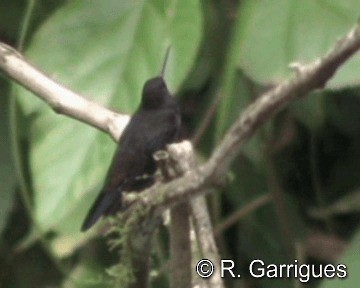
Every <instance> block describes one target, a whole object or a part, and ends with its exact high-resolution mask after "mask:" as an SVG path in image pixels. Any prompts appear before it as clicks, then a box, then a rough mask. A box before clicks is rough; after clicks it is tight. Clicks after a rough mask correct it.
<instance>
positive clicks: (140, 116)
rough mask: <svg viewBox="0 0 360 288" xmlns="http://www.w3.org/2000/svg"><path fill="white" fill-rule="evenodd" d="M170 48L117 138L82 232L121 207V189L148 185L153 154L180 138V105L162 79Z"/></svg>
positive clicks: (150, 182) (144, 88) (149, 184)
mask: <svg viewBox="0 0 360 288" xmlns="http://www.w3.org/2000/svg"><path fill="white" fill-rule="evenodd" d="M169 50H170V49H168V50H167V52H166V56H165V60H164V64H163V67H162V70H161V73H160V76H157V77H155V78H152V79H149V80H147V81H146V83H145V85H144V87H143V90H142V97H141V103H140V105H139V107H138V109H137V111H136V112H135V113H134V115H133V116H132V117H131V119H130V121H129V123H128V125H127V126H126V127H125V130H124V132H123V133H122V135H121V137H120V139H119V141H118V148H117V149H116V151H115V154H114V156H113V159H112V162H111V165H110V168H109V170H108V172H107V176H106V178H105V181H104V185H103V188H102V189H101V191H100V193H99V195H98V197H97V199H96V200H95V202H94V204H93V205H92V207H91V209H90V210H89V212H88V214H87V216H86V218H85V220H84V222H83V224H82V227H81V231H83V232H84V231H86V230H88V229H90V228H91V227H92V226H93V225H94V224H95V223H96V222H97V221H98V220H99V219H100V218H101V217H103V216H108V215H114V214H116V213H117V212H118V211H120V210H121V209H122V208H123V207H122V194H123V191H141V190H143V189H145V188H147V187H150V186H151V185H152V184H153V183H154V181H155V180H154V177H153V176H154V173H155V171H156V168H157V167H156V163H155V160H154V158H153V154H154V153H155V152H156V151H159V150H164V149H165V148H166V145H168V144H171V143H175V142H177V141H179V140H180V139H179V137H180V130H181V115H180V108H179V105H178V104H177V101H176V100H175V98H174V97H172V95H171V93H170V92H169V89H168V87H167V85H166V82H165V80H164V71H165V67H166V63H167V59H168V56H169Z"/></svg>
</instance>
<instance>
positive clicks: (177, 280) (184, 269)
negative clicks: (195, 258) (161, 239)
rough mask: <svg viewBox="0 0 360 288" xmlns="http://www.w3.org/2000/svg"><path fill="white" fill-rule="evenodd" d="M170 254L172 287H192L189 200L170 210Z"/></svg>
mask: <svg viewBox="0 0 360 288" xmlns="http://www.w3.org/2000/svg"><path fill="white" fill-rule="evenodd" d="M170 217H171V223H170V240H171V247H170V249H171V250H170V255H171V272H170V273H171V277H170V279H171V283H170V284H171V285H170V287H172V288H188V287H191V276H192V273H191V242H190V221H189V205H188V202H184V203H181V204H179V205H177V206H175V207H174V208H172V209H171V211H170Z"/></svg>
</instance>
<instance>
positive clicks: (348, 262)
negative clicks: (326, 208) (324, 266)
mask: <svg viewBox="0 0 360 288" xmlns="http://www.w3.org/2000/svg"><path fill="white" fill-rule="evenodd" d="M359 251H360V230H358V232H357V234H356V235H355V237H354V238H353V239H352V241H351V245H350V247H349V249H348V250H347V251H346V253H345V255H344V257H343V258H342V259H341V261H339V264H340V263H341V264H344V265H345V266H346V272H347V276H346V278H334V279H326V280H324V281H323V283H322V285H321V288H338V287H341V288H353V287H357V286H358V285H359V282H360V274H359V271H360V261H359Z"/></svg>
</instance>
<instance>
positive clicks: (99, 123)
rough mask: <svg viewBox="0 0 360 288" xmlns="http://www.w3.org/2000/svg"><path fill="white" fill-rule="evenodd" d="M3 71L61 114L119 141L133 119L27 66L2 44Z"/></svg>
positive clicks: (0, 58)
mask: <svg viewBox="0 0 360 288" xmlns="http://www.w3.org/2000/svg"><path fill="white" fill-rule="evenodd" d="M0 68H1V69H2V70H3V71H4V72H5V73H6V74H7V75H8V76H9V77H10V78H12V79H13V80H15V81H16V82H18V83H19V84H20V85H22V86H23V87H25V88H26V89H28V90H29V91H31V92H33V93H34V94H35V95H36V96H38V97H40V98H41V99H42V100H44V101H45V102H46V103H47V104H49V106H50V107H52V109H53V110H54V111H55V112H56V113H59V114H64V115H67V116H70V117H72V118H74V119H77V120H79V121H81V122H84V123H86V124H89V125H91V126H93V127H95V128H98V129H100V130H102V131H104V132H106V133H108V134H109V135H111V136H112V137H113V138H114V139H115V140H117V139H119V137H120V135H121V133H122V131H123V129H124V128H125V126H126V125H127V123H128V121H129V116H127V115H120V114H118V113H115V112H112V111H110V110H109V109H106V108H105V107H103V106H101V105H99V104H96V103H95V102H92V101H90V100H87V99H85V98H83V97H81V96H79V95H78V94H76V93H74V92H72V91H71V90H69V89H67V88H66V87H64V86H62V85H60V84H58V83H56V82H55V81H53V80H52V79H50V78H49V77H48V76H46V75H44V74H43V73H42V72H40V71H39V70H38V69H36V68H35V67H33V66H32V65H31V64H30V63H29V62H27V61H26V60H25V59H24V57H23V56H22V55H21V54H20V53H19V52H17V51H16V50H15V49H13V48H12V47H10V46H8V45H6V44H4V43H1V42H0Z"/></svg>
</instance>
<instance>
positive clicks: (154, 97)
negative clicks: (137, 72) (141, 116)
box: [141, 77, 170, 109]
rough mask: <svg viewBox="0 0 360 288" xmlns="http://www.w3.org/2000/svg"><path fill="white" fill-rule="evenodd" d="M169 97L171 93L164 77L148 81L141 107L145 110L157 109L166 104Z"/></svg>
mask: <svg viewBox="0 0 360 288" xmlns="http://www.w3.org/2000/svg"><path fill="white" fill-rule="evenodd" d="M169 96H170V93H169V90H168V88H167V86H166V83H165V81H164V79H163V77H155V78H152V79H149V80H148V81H146V83H145V85H144V88H143V92H142V100H141V105H142V107H143V108H145V109H156V108H159V107H161V106H162V105H163V104H165V102H166V101H167V99H168V97H169Z"/></svg>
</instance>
